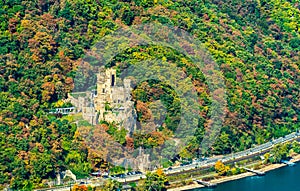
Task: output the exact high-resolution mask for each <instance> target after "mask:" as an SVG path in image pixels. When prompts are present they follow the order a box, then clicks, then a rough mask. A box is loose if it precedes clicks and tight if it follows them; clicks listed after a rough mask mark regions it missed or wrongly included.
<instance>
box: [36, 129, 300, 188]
mask: <svg viewBox="0 0 300 191" xmlns="http://www.w3.org/2000/svg"><path fill="white" fill-rule="evenodd" d="M299 138H300V132H293V133H291V134H289V135H286V136H284V137H280V138H278V139H274V140H272V141H269V142H267V143H264V144H262V145H258V146H256V147H254V148H250V149H247V150H245V151H241V152H237V153H231V154H228V155H224V156H216V157H211V158H207V159H206V160H204V161H197V160H195V161H193V162H192V164H189V165H184V166H177V167H172V169H163V170H164V171H165V173H166V174H167V175H168V176H172V175H177V174H181V173H186V171H195V170H199V169H208V168H210V167H212V166H214V165H215V163H216V162H217V161H219V160H221V161H222V162H223V163H225V164H226V163H232V162H238V161H240V160H244V159H247V158H251V157H254V156H258V155H261V154H263V153H265V152H267V151H269V150H270V149H271V148H272V147H273V146H274V145H277V144H282V143H285V142H290V141H293V140H296V139H299ZM144 178H146V176H145V175H144V174H142V175H130V176H129V175H126V176H125V177H124V178H112V179H114V180H117V181H119V182H135V181H138V180H140V179H144ZM87 183H88V184H90V182H87ZM100 185H102V184H101V183H96V184H94V186H100ZM67 188H69V189H70V187H67V186H66V187H61V188H51V189H49V188H48V189H36V191H46V190H53V191H65V190H67Z"/></svg>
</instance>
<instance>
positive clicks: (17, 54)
mask: <svg viewBox="0 0 300 191" xmlns="http://www.w3.org/2000/svg"><path fill="white" fill-rule="evenodd" d="M147 22H160V23H162V24H166V25H171V26H178V27H180V28H181V29H183V30H186V31H187V32H189V33H191V34H193V35H194V36H195V37H196V38H197V39H199V40H200V41H201V42H203V44H204V46H205V47H206V48H207V50H208V51H209V52H210V53H211V54H212V56H213V57H214V59H215V61H216V62H217V64H218V65H219V67H220V69H221V70H222V72H223V74H224V81H225V84H226V87H227V89H226V91H227V95H228V98H227V99H228V100H227V103H228V105H227V107H226V112H227V114H226V118H225V121H224V124H223V128H222V133H221V135H220V138H219V139H218V140H217V142H216V143H215V144H214V146H213V148H212V149H211V153H208V154H224V153H229V152H231V150H232V149H233V150H243V149H245V148H248V147H250V146H251V145H252V144H261V143H264V142H265V141H267V140H270V139H272V137H279V136H283V135H285V134H287V133H289V132H291V131H294V130H296V129H297V128H299V126H300V124H299V118H300V75H299V74H300V71H299V66H300V60H299V51H300V34H299V33H300V1H299V0H244V1H240V0H190V1H186V0H176V1H168V0H149V1H147V0H134V1H129V0H124V1H116V0H112V1H110V0H95V1H93V0H32V1H26V0H25V1H21V0H4V1H1V2H0V184H1V185H2V186H5V185H7V184H10V186H11V187H12V188H14V189H19V190H31V189H32V188H33V187H39V186H42V185H43V183H44V182H45V181H46V180H47V179H51V178H55V173H56V172H57V171H58V170H64V169H71V170H72V172H74V173H75V174H76V175H77V176H78V177H80V176H85V175H87V174H88V173H89V172H91V171H92V170H93V168H95V167H96V166H97V165H99V163H101V162H102V160H101V155H99V154H97V153H94V152H92V151H90V150H89V148H88V147H87V146H86V145H85V144H84V140H83V139H82V138H81V137H80V135H79V133H78V132H76V125H75V124H74V123H73V124H71V123H69V122H68V121H67V120H66V119H64V118H59V117H56V116H51V115H47V114H46V111H47V109H49V108H54V107H59V106H63V102H62V101H61V100H62V99H65V98H66V95H67V93H68V92H70V91H72V89H73V79H74V76H75V72H76V71H75V69H76V66H78V64H79V63H80V62H81V60H82V57H83V55H84V54H85V52H86V51H87V50H88V49H89V48H91V47H92V46H93V45H94V44H95V43H96V42H98V41H99V40H101V37H103V36H105V35H106V34H109V33H111V32H112V31H114V30H116V29H118V28H120V27H121V26H125V25H128V26H130V25H136V24H141V23H147ZM140 51H143V52H144V55H149V56H153V57H154V56H157V55H159V56H164V55H165V54H166V55H165V57H166V59H167V60H168V59H174V58H175V59H176V58H178V59H181V56H178V55H175V56H170V55H171V54H169V51H166V49H164V48H161V47H158V48H157V47H156V48H153V47H140V48H132V50H130V51H127V52H125V53H124V54H123V55H125V56H124V57H125V58H126V59H141V57H139V58H136V57H135V56H134V55H136V54H134V52H140ZM155 51H156V52H155ZM174 54H175V53H174ZM132 55H133V56H132ZM118 59H119V61H120V60H122V59H120V58H116V60H117V61H118ZM189 74H190V75H191V76H192V77H193V72H190V73H189ZM193 79H194V85H195V86H196V87H197V88H196V89H197V91H198V95H199V98H200V100H201V103H200V107H199V108H200V109H201V118H202V119H203V120H201V122H199V130H198V131H197V135H196V136H197V141H196V142H195V143H194V144H195V145H193V146H191V147H192V148H197V146H198V144H200V142H201V138H202V136H203V132H204V131H205V128H206V126H207V120H208V119H209V116H208V112H209V103H210V101H209V92H207V91H206V84H205V82H204V81H201V79H198V78H197V76H196V75H195V76H194V78H193ZM149 88H150V89H151V88H153V86H152V85H151V84H145V87H144V88H141V89H140V91H146V92H149ZM154 88H155V86H154ZM158 90H159V89H158ZM146 97H147V96H146ZM139 100H141V101H139V105H138V107H139V112H141V113H143V112H144V113H145V111H143V110H146V109H143V108H146V107H147V104H148V103H147V102H149V99H148V98H145V99H144V100H142V98H139ZM146 113H147V112H146ZM140 118H142V117H141V116H140ZM167 125H169V126H170V128H172V127H171V126H172V124H171V122H170V123H169V124H167ZM156 136H158V135H156ZM158 139H159V138H158ZM232 145H233V147H232ZM193 151H194V150H193V149H191V150H190V152H192V154H195V153H193ZM0 189H2V188H1V186H0Z"/></svg>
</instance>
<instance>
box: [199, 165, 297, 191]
mask: <svg viewBox="0 0 300 191" xmlns="http://www.w3.org/2000/svg"><path fill="white" fill-rule="evenodd" d="M197 191H300V163H298V164H296V165H295V166H293V167H289V166H286V167H282V168H279V169H276V170H272V171H269V172H266V175H265V176H260V177H259V176H252V177H246V178H243V179H239V180H235V181H231V182H225V183H222V184H218V185H217V187H216V188H213V189H211V188H209V189H208V188H203V189H197Z"/></svg>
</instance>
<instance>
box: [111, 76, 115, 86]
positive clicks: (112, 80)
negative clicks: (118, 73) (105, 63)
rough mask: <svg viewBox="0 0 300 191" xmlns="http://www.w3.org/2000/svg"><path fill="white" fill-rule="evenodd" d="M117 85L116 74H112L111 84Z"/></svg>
mask: <svg viewBox="0 0 300 191" xmlns="http://www.w3.org/2000/svg"><path fill="white" fill-rule="evenodd" d="M114 85H115V75H111V86H114Z"/></svg>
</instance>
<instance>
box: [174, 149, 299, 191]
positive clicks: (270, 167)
mask: <svg viewBox="0 0 300 191" xmlns="http://www.w3.org/2000/svg"><path fill="white" fill-rule="evenodd" d="M290 161H291V162H299V161H300V154H298V155H295V156H293V158H292V159H291V160H290ZM284 166H287V165H286V164H268V165H266V166H264V167H263V168H260V169H259V170H260V171H263V172H268V171H271V170H275V169H278V168H281V167H284ZM250 176H255V174H254V173H251V172H245V173H242V174H238V175H233V176H228V177H222V178H218V179H214V180H211V181H210V182H211V183H215V184H220V183H224V182H228V181H234V180H237V179H242V178H246V177H250ZM199 188H204V186H203V185H199V184H197V183H193V184H190V185H186V186H182V187H178V188H171V189H168V191H182V190H193V189H199Z"/></svg>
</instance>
